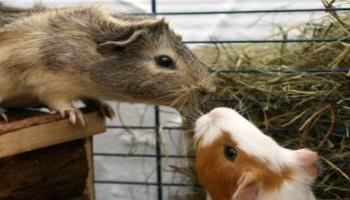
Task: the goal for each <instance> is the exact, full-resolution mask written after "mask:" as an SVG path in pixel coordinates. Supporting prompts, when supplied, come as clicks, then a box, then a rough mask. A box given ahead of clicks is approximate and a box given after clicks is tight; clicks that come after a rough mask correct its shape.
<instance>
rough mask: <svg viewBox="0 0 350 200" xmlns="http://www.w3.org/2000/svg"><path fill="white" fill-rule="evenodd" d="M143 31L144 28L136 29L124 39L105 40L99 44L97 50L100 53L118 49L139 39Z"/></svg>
mask: <svg viewBox="0 0 350 200" xmlns="http://www.w3.org/2000/svg"><path fill="white" fill-rule="evenodd" d="M143 33H144V30H136V31H134V32H133V33H132V34H131V35H130V36H128V37H127V38H125V39H123V40H118V41H107V42H103V43H101V44H98V47H97V50H98V51H99V52H100V53H106V52H109V51H112V50H113V49H116V48H117V47H125V46H127V45H129V44H131V43H133V42H135V41H136V40H138V39H139V38H140V37H141V35H142V34H143Z"/></svg>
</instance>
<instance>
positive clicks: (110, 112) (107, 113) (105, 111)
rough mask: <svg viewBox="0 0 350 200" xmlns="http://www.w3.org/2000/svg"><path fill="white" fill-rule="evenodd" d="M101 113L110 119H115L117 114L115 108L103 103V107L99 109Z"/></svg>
mask: <svg viewBox="0 0 350 200" xmlns="http://www.w3.org/2000/svg"><path fill="white" fill-rule="evenodd" d="M99 112H100V113H101V115H102V116H103V117H108V118H109V119H113V118H114V117H115V112H114V110H113V107H112V106H111V105H109V104H107V103H104V102H102V103H101V107H100V108H99Z"/></svg>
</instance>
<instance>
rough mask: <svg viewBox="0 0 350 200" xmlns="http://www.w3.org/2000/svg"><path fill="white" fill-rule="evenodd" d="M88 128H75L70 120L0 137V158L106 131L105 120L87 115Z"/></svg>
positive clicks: (32, 127)
mask: <svg viewBox="0 0 350 200" xmlns="http://www.w3.org/2000/svg"><path fill="white" fill-rule="evenodd" d="M85 119H86V126H85V127H81V126H73V125H72V124H70V122H69V121H68V119H61V120H59V121H54V122H50V123H47V124H41V125H36V126H30V127H27V128H23V129H19V130H17V131H14V132H11V133H6V134H4V135H0V158H2V157H6V156H11V155H16V154H19V153H23V152H27V151H32V150H34V149H38V148H43V147H48V146H51V145H55V144H60V143H64V142H68V141H73V140H76V139H80V138H86V137H89V136H92V135H94V134H97V133H102V132H104V131H105V129H106V127H105V122H104V119H102V118H101V117H100V115H99V114H98V113H97V112H91V113H87V114H85Z"/></svg>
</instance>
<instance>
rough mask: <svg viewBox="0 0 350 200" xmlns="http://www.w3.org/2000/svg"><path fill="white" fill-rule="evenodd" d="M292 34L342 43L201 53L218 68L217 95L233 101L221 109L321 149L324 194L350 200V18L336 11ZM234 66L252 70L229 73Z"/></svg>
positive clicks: (295, 143)
mask: <svg viewBox="0 0 350 200" xmlns="http://www.w3.org/2000/svg"><path fill="white" fill-rule="evenodd" d="M324 3H325V6H326V7H332V3H327V2H324ZM292 30H293V31H294V32H295V30H298V31H299V33H300V35H299V36H298V37H297V38H298V39H323V38H336V39H338V41H336V42H330V43H328V42H327V43H293V44H292V43H283V44H263V45H261V44H257V45H256V44H255V45H245V46H234V45H220V46H216V48H213V47H209V46H206V47H202V48H200V49H199V50H197V52H198V53H199V54H200V55H202V56H200V57H201V58H202V59H204V60H206V63H207V64H208V65H209V66H214V71H215V73H216V75H217V76H216V77H217V83H218V92H217V96H218V97H219V98H220V99H227V100H229V101H224V102H222V101H220V102H219V101H218V102H217V103H216V104H215V105H223V104H224V105H226V106H230V107H234V108H235V109H237V110H239V111H240V112H241V113H243V114H244V115H245V116H246V117H247V118H249V119H250V120H252V121H254V123H255V124H257V125H258V126H260V127H261V128H262V129H263V130H264V131H265V133H267V134H269V135H271V136H272V137H273V138H275V139H276V140H277V141H278V142H279V143H280V144H282V145H283V146H286V147H288V148H294V149H296V148H301V147H307V148H310V149H313V150H315V151H317V152H319V154H320V155H321V159H322V161H323V174H322V175H321V176H320V177H319V178H318V180H317V182H316V184H315V187H314V191H315V194H316V196H317V197H318V198H319V199H346V198H350V177H349V176H350V134H349V132H350V131H349V128H350V77H349V76H350V71H348V70H349V66H350V43H349V42H348V41H347V42H345V41H342V40H344V39H349V38H350V13H349V12H342V13H335V12H331V13H329V14H328V16H327V17H325V18H322V19H320V20H318V21H313V22H310V23H308V24H305V25H301V26H299V27H294V28H293V29H291V30H288V31H285V30H283V31H281V33H280V34H282V35H283V38H288V37H289V35H288V34H289V31H292ZM211 55H214V56H211ZM210 56H211V57H210ZM222 66H225V68H222ZM345 67H347V68H345ZM315 68H317V69H323V70H326V72H317V71H314V72H312V71H313V69H315ZM227 69H229V70H232V69H233V70H241V71H244V72H245V73H235V72H231V73H223V72H221V71H225V70H227ZM303 70H308V71H311V72H303ZM282 71H284V72H282ZM286 71H287V72H286ZM248 72H249V73H248ZM231 100H233V101H231ZM212 106H213V105H211V106H210V107H212Z"/></svg>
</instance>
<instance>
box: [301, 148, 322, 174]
mask: <svg viewBox="0 0 350 200" xmlns="http://www.w3.org/2000/svg"><path fill="white" fill-rule="evenodd" d="M296 154H297V157H298V159H299V161H300V162H301V165H302V166H303V167H304V169H305V170H306V171H307V172H308V173H309V174H310V175H311V176H313V177H316V176H318V175H319V173H320V171H321V169H320V162H319V158H318V155H317V153H316V152H313V151H311V150H309V149H299V150H296Z"/></svg>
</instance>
